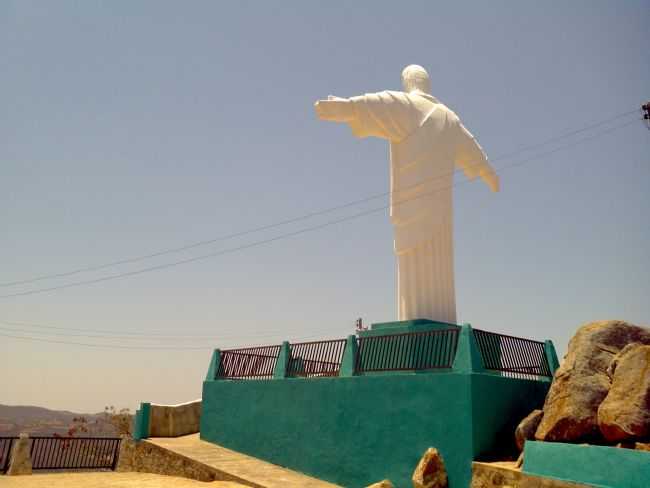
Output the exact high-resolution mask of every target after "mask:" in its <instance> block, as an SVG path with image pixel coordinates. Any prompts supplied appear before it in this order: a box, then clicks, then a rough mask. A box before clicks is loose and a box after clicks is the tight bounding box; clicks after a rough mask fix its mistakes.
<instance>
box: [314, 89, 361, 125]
mask: <svg viewBox="0 0 650 488" xmlns="http://www.w3.org/2000/svg"><path fill="white" fill-rule="evenodd" d="M314 108H315V109H316V114H317V115H318V118H320V119H321V120H331V121H333V122H347V121H349V120H351V119H352V117H353V110H352V104H351V103H350V100H349V99H347V98H339V97H335V96H333V95H330V96H329V97H327V100H318V101H317V102H316V103H315V104H314Z"/></svg>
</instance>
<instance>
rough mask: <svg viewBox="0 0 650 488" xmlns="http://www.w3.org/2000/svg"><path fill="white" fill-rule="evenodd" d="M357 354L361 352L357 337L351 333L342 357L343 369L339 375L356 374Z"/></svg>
mask: <svg viewBox="0 0 650 488" xmlns="http://www.w3.org/2000/svg"><path fill="white" fill-rule="evenodd" d="M357 354H359V351H358V346H357V338H356V336H354V335H349V336H348V339H347V342H346V343H345V350H344V351H343V358H342V359H341V369H340V370H339V376H344V377H347V376H354V373H355V368H356V365H357Z"/></svg>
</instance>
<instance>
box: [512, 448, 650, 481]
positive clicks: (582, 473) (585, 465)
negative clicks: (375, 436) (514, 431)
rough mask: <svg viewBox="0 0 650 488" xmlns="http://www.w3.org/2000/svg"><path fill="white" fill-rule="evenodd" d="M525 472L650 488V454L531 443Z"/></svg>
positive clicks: (525, 462)
mask: <svg viewBox="0 0 650 488" xmlns="http://www.w3.org/2000/svg"><path fill="white" fill-rule="evenodd" d="M523 471H524V472H525V473H529V474H533V475H537V476H547V477H550V478H558V479H562V480H565V481H574V482H577V483H588V484H591V485H595V486H599V487H604V488H648V487H650V452H644V451H635V450H631V449H622V448H617V447H605V446H588V445H576V444H561V443H557V442H532V441H527V442H526V445H525V447H524V466H523Z"/></svg>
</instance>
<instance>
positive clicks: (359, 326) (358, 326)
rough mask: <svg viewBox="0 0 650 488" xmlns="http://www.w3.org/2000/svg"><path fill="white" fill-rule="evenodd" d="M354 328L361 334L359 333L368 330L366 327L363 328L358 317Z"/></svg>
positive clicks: (361, 321)
mask: <svg viewBox="0 0 650 488" xmlns="http://www.w3.org/2000/svg"><path fill="white" fill-rule="evenodd" d="M355 328H356V330H357V332H361V331H364V330H368V327H364V326H363V319H362V318H361V317H359V318H358V319H357V321H356V323H355Z"/></svg>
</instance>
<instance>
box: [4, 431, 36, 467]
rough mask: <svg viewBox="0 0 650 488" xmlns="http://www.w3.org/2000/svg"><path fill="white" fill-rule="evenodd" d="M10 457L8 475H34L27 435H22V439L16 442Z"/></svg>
mask: <svg viewBox="0 0 650 488" xmlns="http://www.w3.org/2000/svg"><path fill="white" fill-rule="evenodd" d="M9 456H10V457H9V469H8V470H7V474H8V475H10V476H14V475H21V474H32V458H31V456H30V452H29V436H28V435H27V434H20V437H19V438H18V439H17V440H15V441H14V443H13V445H12V447H11V454H10V455H9Z"/></svg>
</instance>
